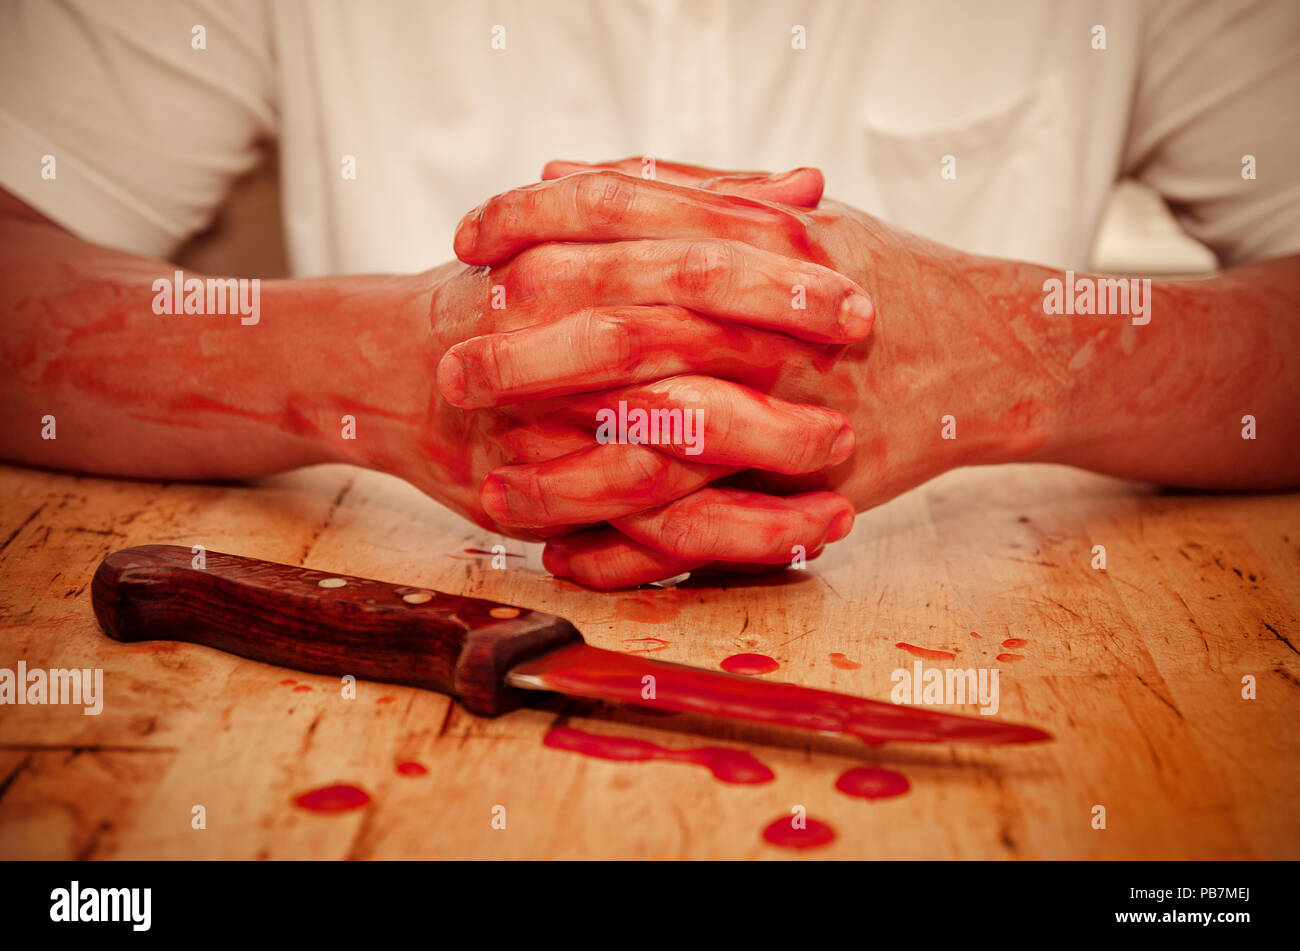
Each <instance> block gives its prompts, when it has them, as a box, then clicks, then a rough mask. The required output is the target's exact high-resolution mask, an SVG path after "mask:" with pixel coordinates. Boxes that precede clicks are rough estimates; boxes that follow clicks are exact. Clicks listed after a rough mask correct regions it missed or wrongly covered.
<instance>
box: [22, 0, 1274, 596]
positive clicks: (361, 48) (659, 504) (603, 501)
mask: <svg viewBox="0 0 1300 951" xmlns="http://www.w3.org/2000/svg"><path fill="white" fill-rule="evenodd" d="M2 16H3V21H4V22H3V24H2V26H0V44H3V51H2V53H0V70H2V71H3V73H2V75H3V100H2V101H0V127H3V129H4V132H5V145H4V149H3V151H2V152H0V184H2V185H3V186H4V188H5V190H6V192H7V194H6V195H5V196H4V198H3V207H0V243H3V246H4V262H5V263H4V277H3V280H2V281H0V307H3V310H4V313H5V321H4V328H3V332H2V333H3V336H2V337H0V359H2V360H3V362H4V366H5V374H4V376H3V382H2V383H0V386H3V396H4V398H5V400H6V405H7V407H8V412H7V413H6V414H5V416H4V423H3V428H0V441H2V447H3V451H4V453H5V456H6V457H7V458H9V459H13V460H18V461H23V462H28V463H33V464H38V465H47V466H57V467H63V468H73V469H78V470H81V471H88V472H99V473H105V474H110V475H130V476H145V477H165V478H211V477H243V476H253V475H258V474H262V473H266V472H272V471H276V470H278V469H283V468H286V467H291V466H296V465H303V464H308V463H312V462H320V461H328V460H335V461H348V462H354V463H357V464H360V465H366V466H370V467H374V468H378V469H383V470H385V471H389V472H393V473H395V474H397V475H399V476H402V477H403V478H406V479H408V480H410V481H411V482H413V483H414V484H416V485H417V486H419V487H420V488H422V489H423V490H424V491H426V492H428V493H429V494H430V495H431V496H433V497H434V498H436V499H438V500H440V501H442V502H444V503H445V504H447V505H449V506H451V507H453V508H455V509H456V510H457V511H459V512H461V513H462V514H465V515H466V516H467V517H470V518H473V519H474V520H475V521H477V522H478V523H479V524H481V525H484V526H487V527H491V528H493V529H494V530H497V531H503V532H510V533H513V534H518V535H522V536H524V537H545V538H547V539H548V544H547V550H546V554H545V563H546V565H547V567H548V568H549V569H550V570H552V571H553V572H555V573H557V574H560V575H564V576H568V577H572V578H574V579H575V580H578V581H580V582H582V583H584V584H589V585H592V586H596V587H617V586H623V585H632V584H639V583H643V582H647V581H651V580H654V579H657V578H662V577H667V576H670V575H674V574H677V573H679V572H681V571H686V570H695V569H697V568H702V567H706V566H721V567H730V566H736V565H751V566H752V565H776V564H784V563H788V562H789V561H790V559H791V557H792V552H795V551H797V550H805V551H807V552H809V553H810V554H815V553H816V552H817V551H818V550H820V549H821V547H822V546H824V545H825V544H827V543H829V542H832V541H835V540H837V539H838V538H841V537H843V535H845V534H847V532H848V530H849V528H850V527H851V524H852V516H853V512H854V511H857V510H861V509H863V508H866V507H869V506H871V505H875V504H878V503H879V502H882V501H884V500H886V499H888V498H890V497H892V496H893V495H895V494H897V493H899V492H902V491H904V490H906V489H907V488H909V487H911V486H914V485H916V484H918V483H920V482H922V481H924V480H926V479H928V478H930V477H932V476H934V475H936V474H938V473H940V472H942V471H945V470H946V469H949V468H952V467H954V466H958V465H968V464H975V463H990V462H1011V461H1021V460H1037V461H1056V462H1062V463H1067V464H1071V465H1079V466H1085V467H1087V468H1090V469H1094V470H1097V471H1101V472H1107V473H1113V474H1117V475H1123V476H1129V477H1133V478H1140V479H1148V480H1154V481H1160V482H1165V483H1170V484H1177V485H1186V486H1195V487H1208V488H1269V487H1283V486H1292V485H1295V484H1297V483H1298V482H1300V448H1298V447H1300V423H1298V422H1297V420H1296V416H1295V412H1294V407H1295V405H1296V397H1297V394H1298V392H1300V368H1297V361H1296V360H1295V359H1294V358H1295V357H1296V356H1297V355H1300V322H1297V320H1296V319H1295V315H1296V312H1297V308H1298V307H1300V174H1298V172H1297V170H1298V169H1300V130H1297V128H1296V126H1295V123H1294V122H1291V121H1288V117H1290V116H1294V115H1295V114H1296V111H1297V110H1296V106H1297V104H1298V102H1297V90H1300V43H1297V42H1296V40H1297V39H1300V12H1297V8H1296V7H1295V6H1294V5H1293V4H1288V3H1285V2H1282V3H1270V4H1252V5H1241V6H1237V5H1227V4H1202V3H1168V4H1150V5H1143V4H1131V3H1105V2H1102V3H1096V4H1091V5H1088V4H1077V5H1076V4H1070V5H1061V6H1059V7H1058V6H1050V7H1049V6H1045V5H1042V4H1039V3H1035V2H1011V0H1009V2H1005V3H995V4H987V5H982V6H979V7H975V8H969V7H961V8H955V7H953V6H952V5H949V4H944V3H939V4H918V3H879V4H873V3H852V2H844V3H830V2H827V3H804V4H798V3H766V4H764V3H731V2H713V3H698V4H679V3H671V2H664V3H647V2H634V0H627V2H618V3H599V2H591V3H578V2H572V3H545V4H526V3H519V4H505V5H503V6H501V5H499V6H493V7H491V8H489V9H488V10H484V9H482V8H481V7H480V6H479V5H476V4H469V3H466V4H441V3H440V4H428V5H414V4H382V3H381V4H373V3H372V4H347V3H336V4H327V3H311V4H291V3H287V2H286V3H268V4H265V5H264V4H262V3H258V2H252V0H246V2H244V3H241V4H236V5H231V6H223V7H221V8H209V7H207V6H205V5H202V4H197V3H196V4H194V5H192V6H191V5H187V4H175V3H171V4H152V3H143V2H142V3H135V4H122V5H117V4H114V5H112V6H107V7H105V6H103V5H99V4H79V3H66V4H52V3H48V4H47V3H36V4H18V3H13V4H9V5H7V6H6V7H4V8H3V14H2ZM270 135H277V136H278V137H279V140H280V148H281V155H282V163H283V173H282V174H283V179H284V188H285V203H286V232H287V237H288V241H289V247H290V258H291V261H292V264H293V269H294V272H295V274H296V275H298V277H296V278H295V279H293V280H287V281H274V282H270V281H268V282H265V283H264V284H262V285H261V286H260V287H259V288H258V289H257V296H256V298H255V299H254V297H253V296H252V294H251V293H250V294H246V295H245V296H243V297H241V298H240V300H241V302H242V303H243V304H253V303H254V302H255V303H256V307H255V308H249V307H245V308H243V309H242V310H241V311H240V313H239V315H237V316H234V317H232V316H230V314H229V313H228V312H226V310H225V308H224V307H221V306H218V307H217V309H216V311H214V310H213V308H212V307H211V303H212V302H213V301H214V300H216V301H217V303H218V305H220V304H221V302H222V301H224V300H226V299H227V298H226V296H225V295H226V294H228V293H234V291H235V290H237V288H232V287H228V286H226V285H219V286H214V285H212V284H206V285H205V281H204V276H196V275H184V274H182V275H176V276H175V277H174V276H173V275H174V274H175V269H174V268H173V267H172V266H170V265H169V264H167V263H166V262H165V258H166V256H167V255H168V254H170V253H171V252H173V251H174V250H175V248H176V247H177V246H178V245H179V243H180V242H181V241H182V240H183V239H184V238H185V237H186V236H187V235H189V234H192V233H193V232H195V231H196V230H198V229H200V228H201V227H202V226H203V225H204V224H205V223H206V222H207V221H208V220H209V218H210V216H211V215H212V213H213V212H214V210H215V208H216V207H217V206H218V205H219V203H220V201H221V199H222V197H223V196H224V194H225V190H226V189H227V188H228V186H229V184H230V182H231V181H232V180H233V179H234V178H235V177H237V176H238V175H239V174H240V173H241V172H243V171H244V170H246V169H247V168H248V167H249V166H250V165H251V163H252V162H253V161H254V157H255V146H256V143H257V141H258V139H259V138H262V137H266V136H270ZM620 153H622V154H625V155H626V154H632V155H635V156H637V157H636V158H633V159H628V160H624V161H622V162H617V163H612V164H611V165H610V166H608V167H605V168H590V167H586V166H583V165H581V164H579V163H572V162H552V163H551V164H550V165H549V166H547V168H546V169H545V174H544V181H542V182H541V183H538V184H534V185H529V186H525V187H522V188H517V189H515V190H512V191H507V192H505V193H503V194H499V195H498V196H497V197H495V198H492V199H491V200H489V201H486V202H484V203H483V204H482V205H480V206H479V207H478V208H477V209H475V210H474V211H473V212H471V213H470V214H469V215H466V216H465V217H464V218H463V220H461V221H460V224H459V225H458V226H457V227H456V229H455V243H454V250H455V253H456V254H457V257H458V259H459V260H458V261H457V262H453V263H451V264H444V265H440V266H433V264H434V262H436V261H437V260H439V259H440V258H441V257H443V256H444V253H443V252H442V249H443V248H445V246H446V241H447V235H448V234H449V232H450V231H451V223H452V221H453V220H454V218H455V216H456V215H457V214H458V213H459V212H460V211H462V210H463V206H464V205H466V204H470V203H472V202H469V201H466V200H465V197H466V196H470V195H473V196H475V198H474V200H481V199H482V197H483V196H486V195H489V194H492V193H494V192H501V191H502V190H503V189H506V188H509V187H510V186H511V185H513V184H517V183H518V182H520V181H527V180H528V179H529V178H530V177H531V172H530V171H528V168H529V167H530V163H535V162H536V161H538V160H539V157H541V156H548V155H556V154H568V155H574V154H577V155H582V156H587V157H592V156H602V155H612V154H620ZM653 154H675V155H683V156H686V157H689V158H691V159H693V160H695V161H698V162H701V163H709V164H710V165H712V166H715V167H716V168H714V169H710V168H705V167H703V166H702V165H677V164H670V163H664V162H653V161H652V160H650V159H648V158H642V157H641V156H642V155H645V156H649V155H653ZM801 156H810V157H811V158H812V159H813V160H814V161H815V162H816V163H817V164H818V165H819V166H820V167H821V168H822V169H824V170H825V173H826V175H827V176H829V178H830V181H831V183H832V186H833V188H834V189H835V190H836V192H837V194H840V195H842V196H844V199H845V201H844V203H842V204H841V203H836V202H830V201H821V191H822V183H823V175H822V173H821V172H818V171H816V170H813V169H809V168H802V167H800V168H796V169H795V171H793V172H790V173H787V174H785V175H783V176H782V175H766V174H725V173H722V172H719V171H717V170H716V169H718V168H722V169H725V168H752V167H765V168H783V167H785V168H789V167H793V166H797V165H799V164H800V157H801ZM531 167H535V165H534V166H531ZM1124 174H1131V175H1134V176H1136V177H1139V178H1142V179H1144V180H1146V181H1147V182H1148V183H1150V184H1152V185H1153V186H1154V187H1156V188H1157V189H1158V190H1159V191H1161V192H1162V193H1163V194H1164V196H1165V197H1166V200H1167V201H1168V202H1169V203H1170V205H1171V207H1173V208H1174V210H1175V211H1176V212H1177V214H1178V215H1179V217H1180V220H1181V221H1182V222H1183V224H1184V226H1185V227H1186V228H1187V229H1188V230H1189V231H1190V232H1191V233H1193V234H1194V235H1195V236H1196V237H1198V238H1200V239H1201V240H1202V241H1203V242H1204V243H1206V244H1207V245H1208V246H1209V247H1210V248H1211V249H1212V250H1213V251H1215V253H1216V254H1217V255H1218V257H1219V259H1220V261H1221V262H1222V263H1223V264H1224V265H1225V267H1226V268H1227V269H1226V270H1225V271H1224V272H1222V273H1221V274H1219V275H1217V276H1215V277H1213V278H1209V279H1206V280H1203V281H1196V282H1186V281H1161V280H1156V281H1152V282H1151V283H1150V284H1149V285H1145V284H1143V283H1142V282H1136V283H1132V282H1127V281H1126V282H1123V283H1122V284H1121V283H1119V282H1106V281H1104V280H1100V279H1097V278H1095V277H1094V276H1090V275H1086V274H1082V273H1080V274H1075V273H1074V272H1075V270H1076V269H1077V270H1079V271H1082V269H1083V267H1084V266H1085V265H1086V259H1085V257H1084V255H1085V254H1086V252H1087V249H1088V247H1089V246H1090V244H1091V239H1092V231H1093V228H1094V226H1095V222H1096V220H1097V216H1098V213H1099V209H1100V207H1101V203H1102V201H1103V200H1104V198H1105V195H1106V194H1107V191H1108V189H1109V188H1110V186H1111V184H1112V183H1113V181H1114V180H1115V178H1116V177H1118V176H1120V175H1124ZM860 209H861V210H860ZM871 212H874V214H873V213H871ZM903 228H909V229H912V230H914V231H917V232H921V233H923V234H924V235H925V237H920V236H918V235H917V234H913V233H911V231H905V230H902V229H903ZM940 242H942V243H940ZM1017 259H1020V260H1017ZM1021 260H1044V261H1047V262H1049V263H1050V264H1051V265H1052V266H1051V267H1044V266H1039V265H1036V264H1029V263H1021ZM1062 268H1063V269H1065V273H1062V270H1060V269H1062ZM366 271H378V272H381V273H378V274H374V273H367V274H359V273H357V272H366ZM320 275H327V276H320ZM191 281H195V282H196V284H195V285H194V287H197V291H196V293H195V295H194V296H191V294H190V290H191V284H190V282H191ZM216 291H222V292H223V294H221V295H218V294H216V293H215V292H216ZM174 305H175V306H174ZM254 310H255V311H256V313H254ZM223 312H225V316H220V315H219V314H220V313H223ZM637 411H640V412H641V413H642V414H653V415H654V417H655V418H656V419H658V420H661V421H668V422H670V423H671V426H670V436H671V437H672V438H667V439H656V440H653V441H652V443H653V444H646V443H645V442H643V441H640V440H638V439H637V437H636V434H631V438H625V437H627V436H628V435H629V433H630V432H631V431H630V430H629V431H628V432H626V433H625V432H624V430H625V429H626V428H627V427H626V426H625V425H624V422H625V421H626V420H627V419H630V418H632V416H633V415H634V414H635V413H636V412H637ZM674 414H675V415H674ZM51 418H52V419H53V420H54V421H55V423H56V425H57V438H55V439H50V438H48V433H47V434H46V435H47V438H44V439H43V438H41V437H42V433H43V432H44V431H45V430H47V429H48V426H49V425H50V424H49V423H48V422H47V420H48V419H51ZM614 420H617V421H618V425H617V426H612V425H611V423H612V421H614ZM679 420H680V422H678V421H679ZM692 421H698V423H699V428H698V431H696V432H695V434H694V435H695V436H696V437H697V438H693V439H689V440H688V439H686V438H685V437H686V436H687V435H688V434H687V432H686V426H687V424H688V423H689V422H692ZM1244 435H1248V436H1249V437H1252V438H1243V436H1244Z"/></svg>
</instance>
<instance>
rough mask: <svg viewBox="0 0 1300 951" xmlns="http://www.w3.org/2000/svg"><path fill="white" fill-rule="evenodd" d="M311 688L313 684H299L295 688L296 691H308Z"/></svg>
mask: <svg viewBox="0 0 1300 951" xmlns="http://www.w3.org/2000/svg"><path fill="white" fill-rule="evenodd" d="M309 690H311V684H299V685H298V686H296V687H294V688H293V692H294V693H307V692H308V691H309Z"/></svg>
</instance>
